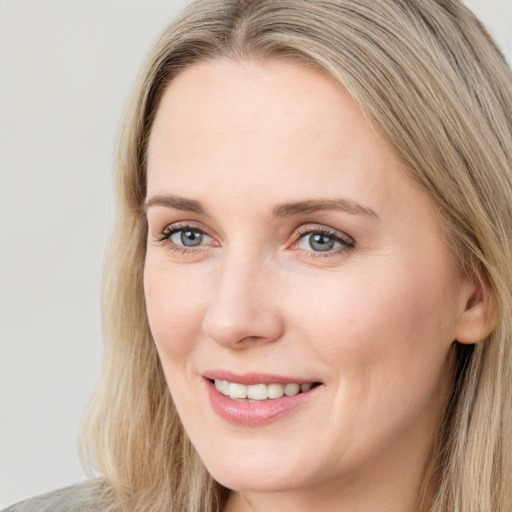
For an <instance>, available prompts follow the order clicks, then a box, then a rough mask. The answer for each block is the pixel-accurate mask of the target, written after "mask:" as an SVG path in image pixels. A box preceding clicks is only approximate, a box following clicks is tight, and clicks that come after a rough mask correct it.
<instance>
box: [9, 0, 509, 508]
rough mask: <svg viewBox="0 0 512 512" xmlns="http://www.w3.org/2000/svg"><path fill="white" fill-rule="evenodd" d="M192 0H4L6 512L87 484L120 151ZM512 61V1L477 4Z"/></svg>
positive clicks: (480, 0)
mask: <svg viewBox="0 0 512 512" xmlns="http://www.w3.org/2000/svg"><path fill="white" fill-rule="evenodd" d="M184 3H185V0H174V1H172V0H167V1H164V0H45V1H42V0H0V237H1V240H0V258H1V261H0V293H1V295H0V336H1V338H0V342H1V345H0V415H1V416H0V506H2V505H7V504H9V503H12V502H14V501H17V500H20V499H22V498H25V497H28V496H32V495H35V494H38V493H42V492H45V491H48V490H51V489H54V488H57V487H61V486H64V485H67V484H71V483H73V482H76V481H79V480H82V479H83V478H84V475H83V473H82V470H81V467H80V463H79V458H78V450H77V438H78V429H79V425H80V420H81V417H82V414H83V412H84V409H85V407H86V404H87V402H88V400H89V399H90V397H91V394H92V391H93V389H94V385H95V382H96V380H97V377H98V375H99V367H100V361H101V350H102V344H101V332H100V308H99V295H100V282H101V269H102V263H103V254H104V248H105V244H106V241H107V239H108V234H109V231H110V227H111V225H112V214H113V198H112V167H113V152H114V142H115V139H116V135H117V132H118V128H119V123H120V119H121V115H122V111H123V108H124V106H125V104H126V100H127V97H128V94H129V91H130V89H131V86H132V84H133V81H134V78H135V75H136V72H137V70H138V69H139V67H140V65H141V63H142V60H143V57H144V55H145V53H146V51H147V49H148V48H149V46H150V44H151V42H152V41H153V40H154V38H155V37H156V35H157V33H158V32H159V31H160V30H161V29H162V28H163V27H164V26H165V24H166V22H167V21H168V20H169V19H170V18H172V16H174V14H175V13H176V12H177V11H178V10H179V9H180V8H181V7H182V6H183V4H184ZM468 4H470V5H471V6H472V7H473V8H474V10H475V11H476V12H477V14H479V15H480V17H481V18H482V19H483V20H484V22H485V23H486V24H487V25H488V26H489V27H490V29H491V31H492V33H493V34H494V35H495V37H496V38H497V40H498V42H499V44H500V45H501V46H502V48H503V49H504V50H505V52H506V54H507V56H508V58H509V61H512V0H472V1H469V0H468Z"/></svg>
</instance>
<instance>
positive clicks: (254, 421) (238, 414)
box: [205, 380, 323, 427]
mask: <svg viewBox="0 0 512 512" xmlns="http://www.w3.org/2000/svg"><path fill="white" fill-rule="evenodd" d="M205 382H206V387H207V390H208V397H209V399H210V404H211V406H212V409H213V410H214V412H215V413H216V414H217V415H219V416H220V417H221V418H222V419H223V420H226V421H228V422H230V423H234V424H236V425H244V426H248V427H259V426H262V425H268V424H270V423H273V422H275V421H278V420H280V419H281V418H283V416H286V415H288V414H290V413H291V412H293V411H295V410H296V409H297V408H299V407H301V406H302V405H304V404H306V403H307V402H309V401H310V400H311V399H312V398H314V397H315V396H316V395H317V394H318V392H319V390H320V388H323V386H317V387H315V388H313V389H311V390H309V391H307V392H305V393H299V394H298V395H294V396H283V397H282V398H273V399H269V400H262V401H259V402H245V401H242V400H232V399H231V398H229V397H228V396H226V395H224V394H222V393H221V392H220V391H218V390H217V388H216V387H215V385H214V384H213V383H212V382H211V381H209V380H205Z"/></svg>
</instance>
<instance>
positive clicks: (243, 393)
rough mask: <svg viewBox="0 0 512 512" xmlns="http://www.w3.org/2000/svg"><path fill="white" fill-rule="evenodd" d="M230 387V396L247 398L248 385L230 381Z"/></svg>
mask: <svg viewBox="0 0 512 512" xmlns="http://www.w3.org/2000/svg"><path fill="white" fill-rule="evenodd" d="M228 389H229V398H247V386H244V385H243V384H235V383H234V382H230V383H229V386H228Z"/></svg>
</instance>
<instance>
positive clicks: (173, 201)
mask: <svg viewBox="0 0 512 512" xmlns="http://www.w3.org/2000/svg"><path fill="white" fill-rule="evenodd" d="M145 206H146V210H147V209H148V208H149V207H151V206H165V207H166V208H175V209H176V210H183V211H185V212H192V213H199V214H201V215H204V214H206V210H205V209H204V208H203V207H202V206H201V203H200V202H199V201H196V200H195V199H185V198H184V197H178V196H172V195H169V196H154V197H152V198H151V199H147V200H146V203H145Z"/></svg>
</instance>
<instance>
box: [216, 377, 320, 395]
mask: <svg viewBox="0 0 512 512" xmlns="http://www.w3.org/2000/svg"><path fill="white" fill-rule="evenodd" d="M215 387H216V388H217V390H218V391H220V392H221V393H222V394H224V395H226V396H229V398H231V399H233V400H244V399H249V400H267V398H270V399H275V398H281V397H282V396H283V395H286V396H294V395H298V394H299V393H301V392H302V393H305V392H307V391H309V390H310V389H311V388H312V387H313V383H312V382H305V383H303V384H297V383H295V382H290V383H289V384H286V385H283V384H252V385H250V386H246V385H245V384H238V383H236V382H228V381H227V380H221V379H215Z"/></svg>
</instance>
